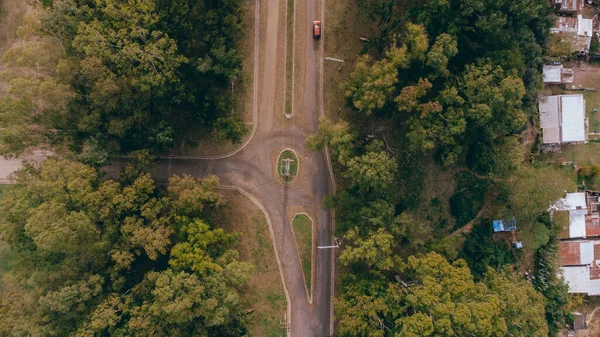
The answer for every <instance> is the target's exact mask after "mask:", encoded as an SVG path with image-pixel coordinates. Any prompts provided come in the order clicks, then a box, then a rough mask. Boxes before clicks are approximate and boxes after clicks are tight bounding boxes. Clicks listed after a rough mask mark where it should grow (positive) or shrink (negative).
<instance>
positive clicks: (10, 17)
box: [0, 0, 30, 57]
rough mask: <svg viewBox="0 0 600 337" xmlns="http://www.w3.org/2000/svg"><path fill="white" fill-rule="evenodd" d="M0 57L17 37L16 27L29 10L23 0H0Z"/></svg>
mask: <svg viewBox="0 0 600 337" xmlns="http://www.w3.org/2000/svg"><path fill="white" fill-rule="evenodd" d="M0 3H1V5H0V57H1V56H3V55H4V53H5V52H6V50H8V48H10V45H11V44H12V43H13V42H14V41H15V39H16V38H17V28H18V27H19V25H21V22H22V21H23V16H24V15H25V13H26V12H27V11H28V10H29V8H30V7H29V5H27V3H26V2H25V1H24V0H1V1H0Z"/></svg>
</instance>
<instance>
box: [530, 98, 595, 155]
mask: <svg viewBox="0 0 600 337" xmlns="http://www.w3.org/2000/svg"><path fill="white" fill-rule="evenodd" d="M585 110H586V104H585V100H584V99H583V95H581V94H575V95H554V96H544V97H542V98H540V101H539V112H540V126H541V128H542V138H543V144H544V145H546V144H566V143H587V142H588V138H587V125H588V122H587V118H586V117H585Z"/></svg>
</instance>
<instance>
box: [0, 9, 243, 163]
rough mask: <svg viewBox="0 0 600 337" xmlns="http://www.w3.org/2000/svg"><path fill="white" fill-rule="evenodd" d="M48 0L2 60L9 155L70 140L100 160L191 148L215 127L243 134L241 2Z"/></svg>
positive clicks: (1, 115) (1, 121)
mask: <svg viewBox="0 0 600 337" xmlns="http://www.w3.org/2000/svg"><path fill="white" fill-rule="evenodd" d="M43 4H44V5H43V6H37V8H36V10H34V11H33V12H32V14H31V15H29V16H28V17H27V18H26V20H25V22H24V25H23V26H22V27H21V28H20V30H19V36H20V38H21V41H20V42H19V43H17V44H14V45H13V46H12V47H11V48H10V50H8V51H7V53H6V54H5V57H4V61H5V63H6V70H4V71H3V77H4V78H5V79H6V80H7V81H8V85H9V89H8V95H6V96H5V97H3V98H2V100H1V101H0V125H1V127H2V128H3V129H4V130H6V132H4V133H3V134H2V135H1V136H0V137H1V138H0V144H2V146H1V147H0V152H1V153H2V154H19V153H22V152H23V151H26V150H28V149H31V148H32V147H36V146H40V145H47V144H55V145H60V146H62V145H63V144H64V142H65V141H67V144H69V145H70V146H71V148H72V150H74V151H75V152H77V153H80V152H83V153H86V155H85V156H84V157H85V158H86V159H96V160H97V159H100V160H101V159H102V158H104V157H106V152H107V151H108V152H109V153H118V152H128V151H131V150H136V149H140V148H148V149H153V150H160V149H167V148H170V147H172V146H173V145H174V144H181V143H189V144H193V142H194V141H195V140H197V138H198V135H200V136H201V135H202V134H205V133H207V132H210V130H211V129H214V128H217V129H218V131H219V132H220V133H221V134H224V135H226V136H227V137H229V138H230V139H232V140H234V141H238V140H239V138H240V136H241V133H242V132H243V124H242V123H241V121H240V120H238V119H236V118H235V117H232V116H233V115H231V111H232V110H233V108H234V107H235V100H234V97H232V93H231V85H232V83H233V82H234V81H238V82H239V80H241V70H240V68H241V55H240V52H239V51H238V49H237V42H238V41H239V40H240V38H241V34H242V33H241V32H242V27H241V22H240V20H241V7H240V3H239V1H238V0H228V1H219V2H218V3H215V2H211V1H204V0H197V1H195V0H190V1H168V0H137V1H133V2H122V1H115V0H102V1H88V0H54V1H45V2H43ZM192 130H194V131H195V132H194V133H192ZM198 130H203V131H202V132H198ZM90 154H92V155H90ZM93 164H102V162H100V163H93Z"/></svg>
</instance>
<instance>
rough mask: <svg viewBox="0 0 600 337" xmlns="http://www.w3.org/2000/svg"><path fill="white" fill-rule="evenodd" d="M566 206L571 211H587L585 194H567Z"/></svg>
mask: <svg viewBox="0 0 600 337" xmlns="http://www.w3.org/2000/svg"><path fill="white" fill-rule="evenodd" d="M566 206H567V207H568V209H569V210H576V209H578V208H579V209H587V204H586V203H585V192H576V193H567V196H566Z"/></svg>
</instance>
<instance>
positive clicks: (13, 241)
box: [0, 156, 252, 336]
mask: <svg viewBox="0 0 600 337" xmlns="http://www.w3.org/2000/svg"><path fill="white" fill-rule="evenodd" d="M142 157H143V156H142ZM142 166H144V165H140V167H142ZM140 167H138V168H140ZM126 171H127V173H126V174H125V177H126V178H127V179H123V180H122V181H115V180H104V179H102V177H101V173H100V172H98V171H97V170H96V169H94V168H92V167H89V166H86V165H84V164H81V163H77V162H70V161H66V160H61V159H56V158H50V159H48V160H46V161H44V162H43V163H41V164H39V165H38V166H27V167H26V168H25V169H23V170H21V171H19V172H17V173H16V175H15V176H14V179H15V185H14V186H13V187H12V188H11V189H10V190H9V191H7V193H3V194H2V196H1V197H0V217H1V218H0V232H1V233H2V236H1V238H0V239H1V241H0V247H6V254H7V255H9V256H12V257H14V262H13V263H11V264H10V265H9V266H8V267H7V270H4V271H3V272H2V274H1V275H0V283H1V284H2V285H3V286H2V287H0V298H1V299H2V310H0V326H3V327H10V329H9V328H6V329H5V328H3V329H2V332H3V333H5V332H6V334H9V335H53V336H66V335H82V336H83V335H85V336H88V335H116V336H148V335H171V336H191V335H227V336H242V335H244V334H245V333H246V327H245V326H246V322H245V319H244V315H243V314H242V311H243V308H242V306H241V304H240V300H239V294H238V290H239V289H241V287H243V286H244V284H245V282H246V280H247V278H248V274H249V272H250V271H251V270H252V266H251V265H250V264H248V263H244V262H240V261H238V255H237V251H235V250H234V249H233V245H234V244H235V242H236V240H237V238H238V235H237V234H235V233H227V232H225V231H224V230H222V229H215V228H213V227H211V226H209V225H208V223H212V220H211V219H210V218H209V217H207V215H206V212H205V211H206V210H208V209H211V208H215V207H219V206H220V205H222V200H221V197H220V195H219V194H218V193H216V192H215V191H214V187H215V185H216V183H217V181H218V180H217V179H216V178H215V177H209V178H207V179H204V180H200V179H193V178H191V177H189V176H184V177H182V178H180V177H173V178H172V179H171V181H170V183H169V185H168V186H167V187H166V189H161V188H159V187H157V186H156V185H155V183H154V181H153V180H152V179H151V178H150V175H148V174H144V173H143V172H142V170H136V168H133V167H130V168H128V169H127V170H126ZM135 172H137V174H134V173H135Z"/></svg>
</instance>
